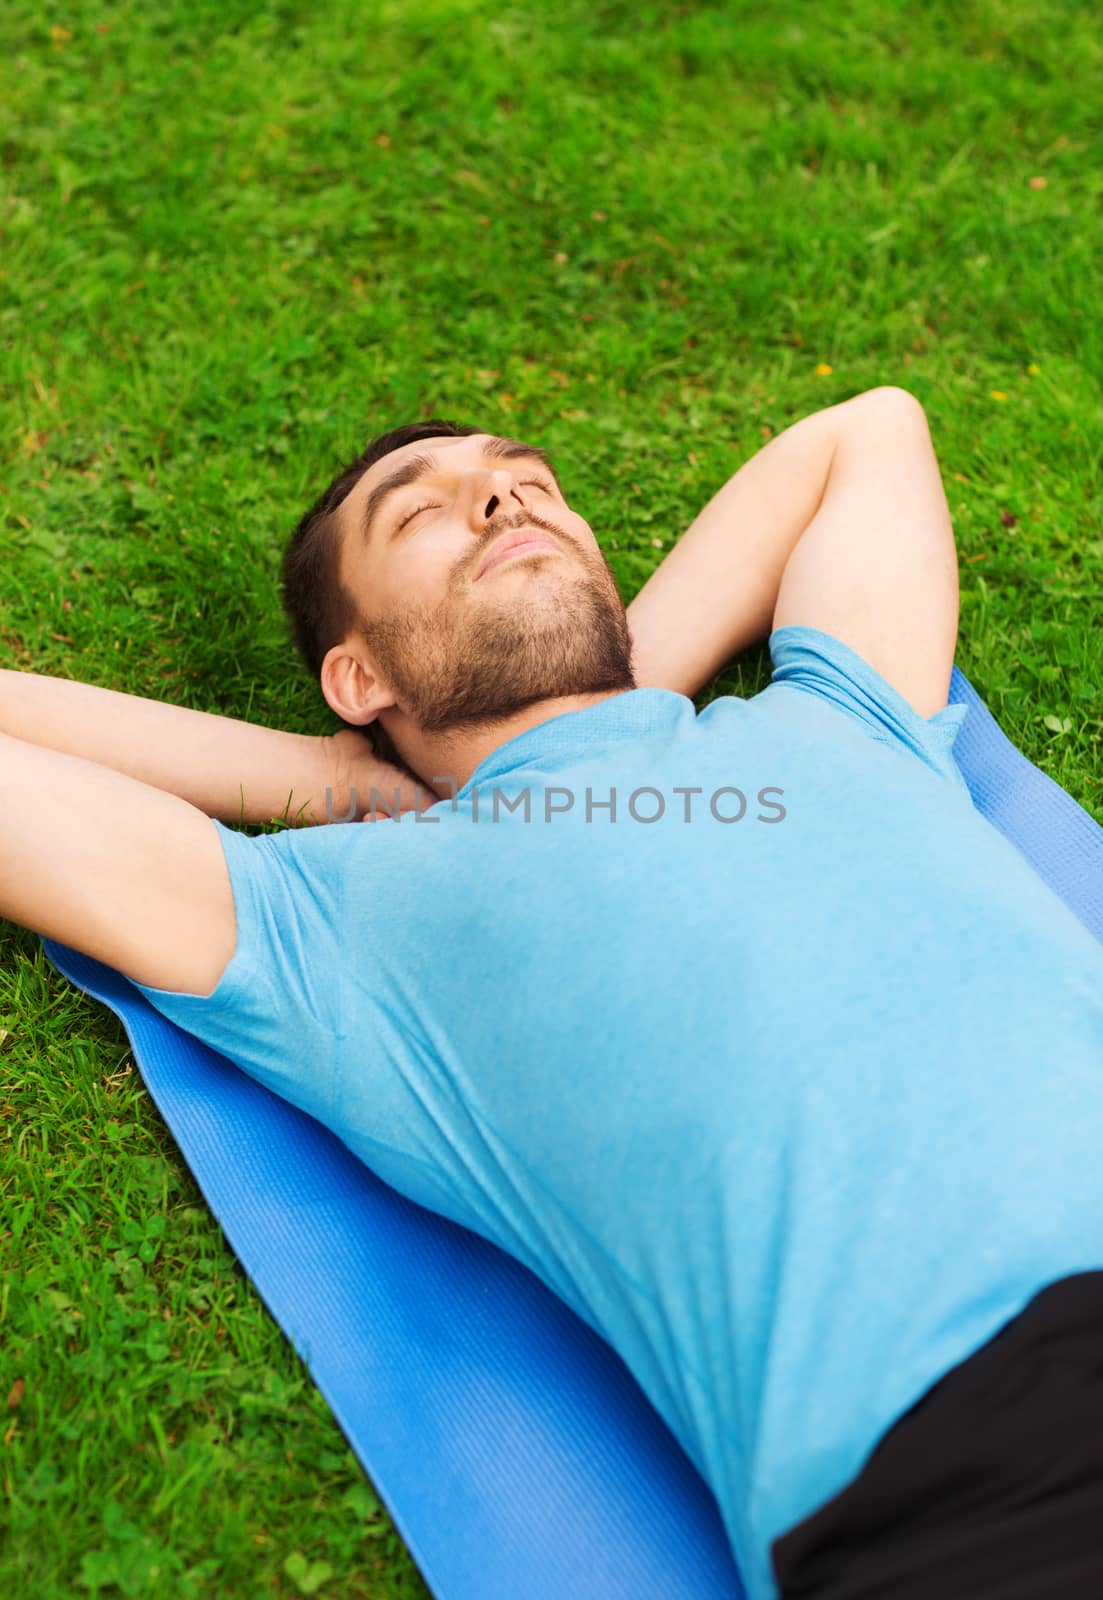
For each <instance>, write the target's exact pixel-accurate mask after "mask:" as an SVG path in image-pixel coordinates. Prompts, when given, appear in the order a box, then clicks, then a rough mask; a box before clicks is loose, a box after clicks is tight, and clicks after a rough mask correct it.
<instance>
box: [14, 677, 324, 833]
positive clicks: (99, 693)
mask: <svg viewBox="0 0 1103 1600" xmlns="http://www.w3.org/2000/svg"><path fill="white" fill-rule="evenodd" d="M0 733H6V734H10V735H12V736H13V737H15V738H17V739H24V740H26V741H27V742H28V743H30V744H35V745H38V746H41V747H43V748H46V749H50V750H58V751H61V752H62V753H63V754H67V755H74V756H82V757H84V758H85V760H88V761H95V762H97V763H98V764H99V765H100V766H106V767H111V768H113V769H114V770H115V771H116V772H121V773H125V774H126V775H127V776H129V777H131V778H137V779H138V780H139V781H141V782H142V783H148V784H151V785H152V786H153V787H154V788H157V789H164V790H165V791H167V792H168V793H170V794H174V795H178V796H179V797H180V798H181V799H183V800H187V801H188V802H189V803H190V804H191V805H193V806H196V807H198V809H199V810H200V811H203V812H205V813H206V814H207V816H209V817H217V818H218V819H219V820H220V821H222V822H269V821H271V820H272V818H273V817H286V818H287V819H288V820H289V821H307V822H311V821H312V822H324V821H326V820H327V818H326V796H325V791H326V787H327V785H330V786H333V785H335V784H336V782H337V778H336V767H335V764H334V761H333V759H332V747H331V745H330V744H329V742H328V741H327V740H325V739H323V738H314V737H311V736H310V735H307V734H299V733H285V732H282V731H281V730H280V729H278V728H264V727H260V726H259V725H257V724H256V723H252V722H242V721H239V720H238V719H237V718H235V717H222V716H216V715H214V714H213V713H211V712H208V711H193V710H191V709H190V708H189V707H186V706H175V705H168V704H166V703H165V702H163V701H160V700H150V699H145V698H143V697H142V696H140V695H132V694H123V693H122V692H121V691H119V690H116V689H100V688H96V687H94V686H93V685H92V684H87V683H75V682H71V681H70V680H68V679H65V678H51V677H46V676H44V675H42V674H39V673H33V672H14V671H8V670H4V671H0ZM304 805H305V807H306V809H305V811H304V810H303V807H304ZM344 806H345V797H344V796H343V795H341V794H338V793H334V795H333V800H332V809H333V810H334V811H335V813H336V815H338V816H343V814H344Z"/></svg>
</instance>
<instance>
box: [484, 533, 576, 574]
mask: <svg viewBox="0 0 1103 1600" xmlns="http://www.w3.org/2000/svg"><path fill="white" fill-rule="evenodd" d="M521 549H524V551H525V552H526V554H527V553H528V552H529V551H533V552H535V551H537V550H558V549H559V546H558V545H557V544H556V542H555V540H554V539H553V538H552V537H551V535H550V534H547V533H542V532H541V530H540V529H539V528H511V529H510V531H509V532H508V533H503V534H502V535H501V536H500V537H499V538H497V539H495V541H494V543H493V544H492V545H491V546H490V549H489V550H488V551H487V553H486V555H485V556H484V557H483V559H482V562H481V563H480V565H479V570H478V572H477V573H476V574H475V576H476V578H481V577H482V575H483V573H484V572H489V571H490V569H491V567H496V566H497V565H498V563H499V562H500V561H504V560H505V558H506V556H509V555H512V554H513V552H514V551H515V550H521Z"/></svg>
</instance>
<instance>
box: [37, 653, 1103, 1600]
mask: <svg viewBox="0 0 1103 1600" xmlns="http://www.w3.org/2000/svg"><path fill="white" fill-rule="evenodd" d="M949 701H950V703H951V704H961V703H965V704H967V705H968V706H969V707H970V712H969V716H968V717H967V718H966V720H965V723H964V725H963V727H962V729H961V731H960V733H959V734H958V737H957V742H956V744H955V746H954V754H955V758H956V759H957V761H958V763H959V765H960V767H961V771H962V773H963V775H964V777H965V780H966V782H967V783H968V785H969V789H970V792H971V793H972V796H973V800H974V803H975V804H976V807H977V809H978V810H979V811H980V812H981V813H982V814H983V815H984V816H986V817H987V818H989V820H990V821H991V822H993V823H994V824H995V826H996V827H998V828H999V829H1000V830H1001V832H1003V833H1004V834H1005V835H1006V836H1007V838H1009V839H1010V840H1011V842H1012V843H1013V844H1014V845H1016V846H1017V848H1018V849H1019V850H1021V851H1022V853H1023V855H1024V856H1025V857H1026V858H1027V860H1028V861H1030V863H1031V865H1032V866H1033V867H1034V868H1035V869H1036V870H1037V871H1038V872H1039V873H1040V874H1041V876H1042V877H1043V878H1044V879H1045V881H1046V882H1047V883H1048V884H1049V885H1050V886H1051V887H1052V888H1053V889H1054V890H1055V892H1056V893H1057V894H1059V895H1060V896H1061V898H1062V899H1063V900H1064V901H1065V902H1066V903H1067V904H1068V905H1069V906H1070V907H1071V909H1072V910H1073V911H1074V912H1075V913H1076V915H1077V916H1078V917H1079V918H1080V919H1081V921H1083V922H1084V923H1085V924H1086V925H1087V926H1088V928H1090V929H1091V931H1092V932H1093V933H1094V934H1095V936H1096V937H1097V938H1099V939H1103V828H1100V827H1099V825H1098V824H1097V823H1096V822H1095V821H1094V820H1093V819H1092V818H1091V817H1090V816H1089V815H1088V813H1087V812H1086V811H1084V810H1083V808H1082V807H1081V806H1079V805H1077V803H1076V801H1075V800H1073V799H1072V797H1071V795H1069V794H1067V793H1066V792H1065V791H1064V790H1063V789H1062V788H1060V787H1059V785H1058V784H1056V783H1054V782H1053V781H1052V779H1050V778H1048V777H1047V776H1046V775H1045V774H1044V773H1043V772H1041V771H1040V770H1039V768H1037V767H1035V766H1034V765H1032V763H1031V762H1029V761H1028V760H1027V759H1026V757H1025V756H1024V755H1022V754H1021V753H1020V752H1019V751H1018V750H1016V749H1015V747H1014V745H1012V744H1011V742H1010V741H1009V740H1008V739H1007V738H1006V737H1005V735H1004V734H1003V733H1002V732H1001V731H1000V729H999V727H998V725H997V724H996V722H995V721H994V719H993V718H992V716H991V715H990V713H989V712H988V710H987V709H986V707H985V706H984V705H983V703H982V702H981V700H980V698H979V697H978V695H977V693H976V691H975V690H974V689H973V687H972V685H971V684H970V683H969V682H968V680H967V679H966V678H965V677H964V675H963V674H962V673H961V672H960V671H959V670H958V669H957V668H956V667H955V668H954V671H953V676H952V678H951V682H950V694H949ZM43 947H44V949H45V951H46V954H47V955H48V957H49V958H50V960H51V961H52V962H53V964H54V965H55V966H56V967H57V968H58V970H59V971H60V972H61V973H63V974H64V976H65V977H67V978H69V979H70V980H71V981H72V982H73V983H74V984H76V985H77V986H78V987H79V988H81V989H84V990H86V991H87V992H88V993H89V994H91V995H92V996H93V997H94V998H95V999H97V1000H101V1001H103V1003H104V1004H105V1005H107V1006H109V1007H110V1008H111V1010H112V1011H114V1012H115V1013H116V1014H117V1015H118V1016H119V1017H120V1018H121V1019H122V1022H123V1025H124V1027H125V1028H126V1032H127V1035H128V1037H129V1039H130V1043H131V1047H132V1049H133V1052H134V1057H135V1060H136V1061H137V1063H138V1066H139V1069H140V1071H141V1073H142V1077H143V1079H144V1080H145V1083H146V1086H147V1088H148V1089H149V1092H150V1093H151V1095H152V1096H153V1099H154V1101H155V1102H156V1104H157V1107H158V1109H159V1110H160V1112H161V1114H162V1116H163V1117H164V1119H165V1121H166V1122H167V1124H168V1126H169V1128H170V1129H171V1130H172V1133H173V1135H174V1137H175V1139H176V1142H177V1144H178V1145H179V1147H180V1150H181V1152H182V1154H183V1156H184V1159H185V1160H186V1161H187V1163H188V1166H189V1167H190V1168H191V1170H192V1173H193V1174H194V1176H195V1178H196V1181H197V1182H198V1184H199V1187H200V1188H201V1190H202V1191H203V1195H204V1197H205V1199H206V1201H207V1203H208V1205H209V1206H210V1208H211V1210H212V1211H213V1212H214V1214H215V1216H216V1217H217V1218H218V1221H219V1223H220V1224H221V1226H222V1228H223V1230H224V1232H225V1235H226V1237H227V1239H228V1240H229V1242H230V1245H231V1247H232V1248H233V1250H234V1252H235V1253H236V1255H237V1257H238V1260H239V1261H240V1262H241V1265H242V1267H243V1268H244V1270H245V1272H246V1273H247V1274H248V1276H249V1278H250V1279H251V1280H252V1282H253V1284H254V1286H255V1287H256V1289H257V1291H258V1293H259V1294H260V1296H261V1297H262V1299H263V1300H264V1303H265V1304H266V1306H267V1307H268V1309H269V1311H270V1312H271V1313H272V1315H273V1316H274V1317H275V1319H276V1321H277V1322H278V1323H279V1325H280V1327H281V1328H282V1329H283V1331H284V1332H285V1333H286V1334H287V1336H288V1338H289V1339H290V1340H291V1342H292V1344H293V1345H294V1347H295V1349H296V1351H297V1352H298V1354H299V1355H300V1357H301V1358H302V1360H303V1361H304V1362H305V1363H306V1365H307V1367H308V1369H309V1371H310V1375H311V1377H312V1378H313V1380H314V1382H315V1383H316V1384H317V1386H318V1388H319V1389H320V1390H321V1392H322V1394H323V1395H324V1396H325V1398H326V1400H327V1402H328V1404H329V1406H330V1408H331V1409H332V1411H333V1414H334V1416H335V1417H336V1418H337V1421H338V1423H339V1424H340V1426H341V1428H342V1430H343V1431H344V1434H345V1436H346V1438H347V1439H348V1441H349V1444H350V1445H351V1446H352V1449H353V1450H354V1451H355V1453H356V1456H357V1458H358V1460H359V1461H360V1463H361V1465H362V1466H363V1468H364V1470H365V1472H367V1473H368V1475H369V1477H370V1478H371V1479H372V1481H373V1483H374V1485H375V1487H376V1489H377V1491H378V1493H379V1495H380V1497H381V1498H382V1499H383V1501H384V1502H385V1504H386V1506H387V1508H388V1510H389V1512H390V1514H391V1516H392V1517H393V1519H394V1522H395V1525H396V1526H397V1528H398V1530H399V1532H400V1534H401V1535H402V1538H403V1540H404V1541H405V1543H406V1545H407V1547H408V1548H409V1551H410V1553H411V1555H412V1556H413V1558H414V1560H415V1561H416V1562H417V1564H418V1566H419V1568H420V1569H421V1572H422V1574H423V1576H424V1578H425V1581H426V1583H427V1584H428V1585H429V1587H430V1589H431V1590H432V1591H433V1593H434V1594H435V1595H436V1596H438V1597H439V1600H518V1597H519V1596H524V1597H525V1600H562V1597H563V1596H564V1595H570V1596H574V1595H585V1596H587V1600H742V1597H743V1587H742V1585H741V1583H740V1581H739V1577H738V1574H737V1572H736V1569H735V1565H734V1562H733V1558H732V1555H731V1550H730V1547H729V1545H728V1543H727V1539H726V1537H725V1534H724V1530H723V1525H722V1523H721V1521H720V1514H719V1511H718V1509H717V1506H716V1502H715V1500H714V1499H713V1496H712V1493H711V1491H710V1490H709V1489H708V1487H707V1486H706V1485H705V1483H704V1482H703V1481H702V1479H701V1478H700V1477H699V1475H698V1474H697V1472H696V1470H695V1469H694V1467H693V1466H692V1465H691V1464H690V1462H689V1460H688V1459H687V1457H686V1456H685V1454H684V1453H683V1451H682V1449H681V1447H680V1446H679V1445H678V1443H677V1442H676V1440H675V1439H674V1437H673V1435H672V1434H671V1433H670V1432H669V1430H668V1429H667V1427H666V1425H665V1424H664V1423H663V1422H662V1421H661V1419H660V1418H659V1417H658V1415H657V1414H656V1412H654V1411H653V1410H652V1408H651V1406H650V1404H649V1403H648V1401H647V1400H646V1399H645V1397H644V1396H643V1394H642V1392H641V1390H640V1389H639V1388H638V1386H637V1385H636V1383H635V1380H634V1379H633V1378H632V1376H631V1375H630V1373H629V1372H628V1370H627V1369H626V1368H625V1366H624V1365H623V1363H622V1362H621V1360H620V1358H619V1357H618V1356H617V1355H615V1354H614V1352H613V1351H612V1349H611V1348H610V1347H609V1346H608V1345H607V1344H605V1342H604V1341H603V1340H602V1339H601V1338H599V1336H598V1335H597V1334H595V1333H594V1332H593V1330H592V1329H590V1328H588V1327H587V1326H586V1325H585V1324H584V1323H583V1322H581V1321H580V1320H579V1319H578V1318H577V1317H576V1316H575V1314H574V1313H573V1312H572V1311H570V1310H568V1308H567V1307H566V1306H565V1305H563V1303H562V1302H561V1301H559V1300H558V1299H556V1298H555V1296H554V1295H552V1294H551V1293H550V1291H549V1290H548V1289H547V1288H545V1286H544V1285H543V1284H542V1283H541V1282H540V1281H539V1280H538V1279H537V1278H535V1277H534V1276H533V1275H532V1274H531V1273H530V1272H529V1271H528V1269H527V1268H525V1267H523V1266H521V1265H520V1263H519V1262H517V1261H515V1260H513V1258H512V1257H510V1256H507V1255H506V1254H504V1253H503V1252H502V1251H500V1250H498V1249H497V1247H496V1246H494V1245H492V1244H490V1243H488V1242H487V1241H486V1240H484V1239H482V1238H480V1237H479V1236H478V1235H476V1234H472V1233H469V1232H468V1231H467V1230H466V1229H464V1228H461V1227H459V1226H457V1225H456V1224H455V1223H453V1222H449V1221H447V1220H445V1219H444V1218H442V1217H439V1216H437V1215H436V1214H435V1213H433V1212H430V1211H426V1210H424V1209H423V1208H422V1207H420V1206H417V1205H414V1204H413V1203H412V1202H411V1201H409V1200H406V1199H405V1198H403V1197H402V1196H401V1195H399V1194H397V1193H396V1192H395V1191H394V1190H392V1189H390V1188H388V1187H387V1185H386V1184H384V1183H383V1182H381V1181H380V1180H379V1179H378V1178H376V1177H375V1176H374V1175H373V1174H372V1173H371V1172H370V1171H369V1169H368V1168H367V1167H365V1166H364V1165H363V1164H362V1163H361V1162H360V1161H359V1160H358V1159H357V1158H356V1157H355V1156H353V1155H352V1153H351V1152H350V1151H349V1150H347V1149H346V1148H345V1146H344V1145H343V1144H342V1143H341V1142H340V1140H339V1139H338V1138H337V1137H336V1136H335V1135H334V1134H332V1133H331V1132H330V1131H329V1130H328V1129H327V1128H324V1127H323V1126H322V1125H321V1123H319V1122H316V1121H315V1120H314V1119H313V1118H312V1117H310V1116H307V1115H306V1114H305V1113H304V1112H302V1111H299V1110H297V1109H296V1108H295V1107H294V1106H291V1105H289V1104H288V1103H287V1102H286V1101H284V1100H280V1099H279V1098H278V1097H277V1096H275V1095H273V1094H272V1093H271V1092H270V1091H269V1090H267V1089H264V1088H262V1087H261V1086H260V1085H259V1084H257V1083H255V1082H254V1081H253V1080H252V1079H251V1078H249V1077H247V1076H246V1075H245V1073H243V1072H242V1071H240V1070H239V1069H238V1068H237V1067H235V1066H233V1065H232V1064H231V1063H230V1062H229V1061H227V1060H226V1058H225V1057H223V1056H220V1055H218V1054H216V1053H215V1052H214V1051H212V1050H210V1049H208V1048H207V1047H206V1046H205V1045H203V1044H201V1043H200V1042H199V1041H198V1040H196V1039H194V1038H192V1037H191V1035H189V1034H186V1033H184V1032H182V1031H181V1030H180V1029H179V1028H177V1027H176V1026H175V1025H174V1024H173V1023H171V1022H168V1021H166V1019H165V1018H164V1017H162V1016H161V1015H160V1014H159V1013H158V1012H157V1011H155V1010H154V1009H153V1007H152V1006H151V1005H150V1004H149V1003H148V1002H147V1000H146V999H145V997H144V996H143V995H141V994H140V993H139V992H138V990H136V989H135V988H134V987H133V985H132V984H131V983H130V982H129V981H128V980H127V979H126V978H124V977H122V976H121V975H120V974H119V973H117V972H115V971H114V970H112V969H111V968H110V967H105V966H104V965H102V963H100V962H97V961H92V960H90V959H89V958H88V957H86V956H83V955H80V954H78V953H77V952H76V951H74V950H70V949H68V948H67V947H66V946H64V945H59V944H57V943H55V942H54V941H53V940H43Z"/></svg>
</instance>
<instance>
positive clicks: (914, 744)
mask: <svg viewBox="0 0 1103 1600" xmlns="http://www.w3.org/2000/svg"><path fill="white" fill-rule="evenodd" d="M769 649H770V660H771V661H772V663H773V675H772V677H771V680H770V686H769V688H768V689H766V690H764V691H763V693H764V695H769V694H770V692H771V691H772V690H773V689H774V687H775V685H784V686H788V687H790V688H793V689H797V690H799V691H801V692H802V693H805V694H809V695H814V696H816V697H817V698H818V699H820V700H823V701H825V702H826V703H827V704H829V705H832V706H835V707H837V708H838V710H840V711H841V712H843V713H844V714H845V715H846V716H848V717H850V718H851V719H852V720H853V721H855V722H857V723H859V724H860V725H861V726H862V727H863V728H864V729H865V730H866V732H867V733H868V734H869V735H870V736H871V738H874V739H876V740H878V741H879V742H880V743H882V744H886V745H889V746H890V747H893V748H896V749H898V750H904V751H908V752H910V753H911V754H912V755H915V756H918V757H919V759H920V760H921V761H923V762H925V763H926V764H927V766H929V767H931V768H933V769H934V771H935V772H937V773H939V774H940V775H941V776H942V777H944V778H948V779H949V780H950V782H952V783H954V784H955V785H958V786H960V787H961V788H963V789H965V790H966V791H967V792H968V785H967V784H966V782H965V779H964V778H963V777H962V775H961V771H960V769H959V767H958V765H957V762H956V761H955V760H954V757H953V745H954V740H955V739H956V738H957V735H958V732H959V730H960V728H961V725H962V723H963V722H964V721H965V718H966V717H967V715H968V713H969V707H968V706H967V705H964V704H955V705H946V706H943V708H942V709H941V710H940V711H936V712H935V713H934V715H933V716H930V717H923V716H920V714H919V712H918V711H917V710H916V709H915V707H914V706H913V705H912V704H911V702H910V701H908V700H905V698H904V696H903V695H902V694H901V693H900V691H899V690H898V689H895V688H894V687H893V686H892V684H891V683H889V682H888V680H887V679H886V678H883V677H882V676H881V674H880V673H879V672H877V671H876V670H875V669H874V668H873V667H871V666H870V664H869V662H868V661H866V660H865V658H864V657H863V656H860V655H859V654H858V652H857V651H856V650H853V649H851V647H850V645H848V644H844V643H843V642H842V640H841V639H836V638H835V636H834V635H833V634H830V633H824V632H823V631H822V629H820V628H810V627H807V626H805V625H804V624H803V623H788V624H786V626H785V627H783V628H775V629H774V631H773V633H771V635H770V640H769Z"/></svg>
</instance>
